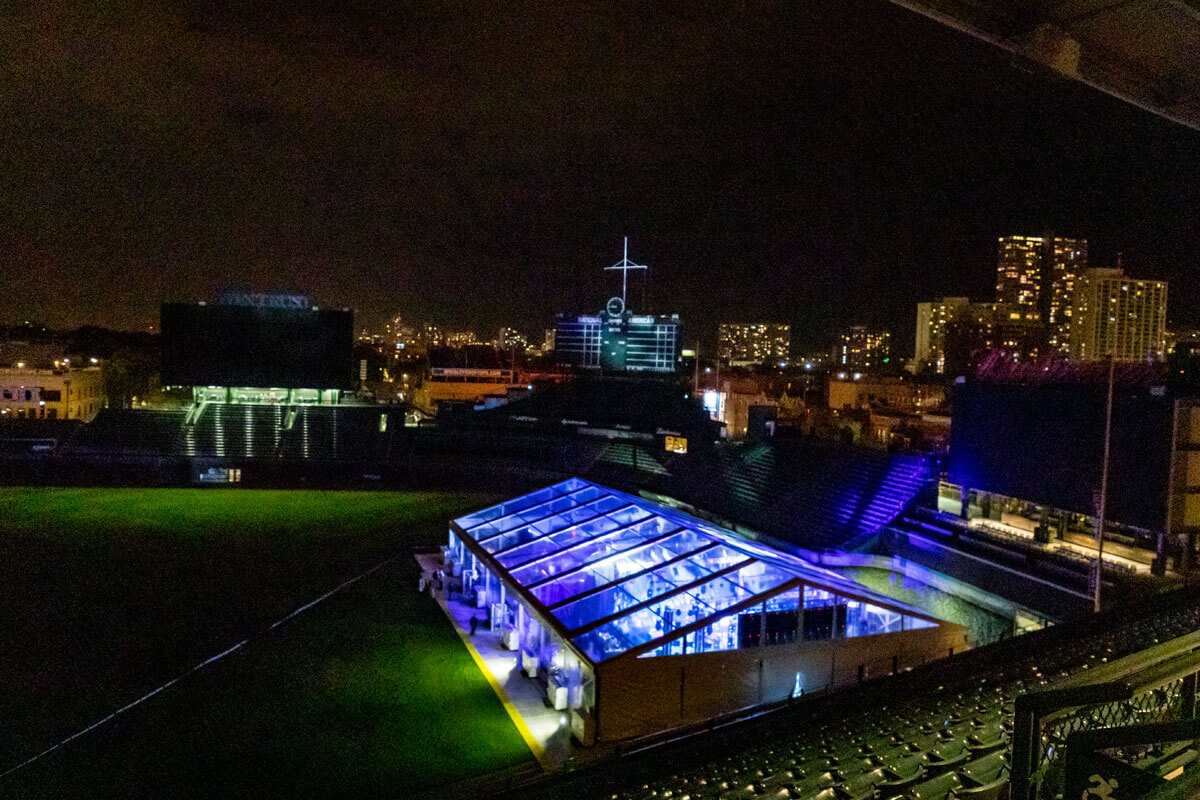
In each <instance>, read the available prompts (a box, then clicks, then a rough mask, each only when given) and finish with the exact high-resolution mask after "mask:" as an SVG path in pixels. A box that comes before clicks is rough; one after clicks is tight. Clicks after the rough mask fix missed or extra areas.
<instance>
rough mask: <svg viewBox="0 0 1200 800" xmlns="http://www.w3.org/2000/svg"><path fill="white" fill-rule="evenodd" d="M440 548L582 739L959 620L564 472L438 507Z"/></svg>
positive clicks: (853, 660)
mask: <svg viewBox="0 0 1200 800" xmlns="http://www.w3.org/2000/svg"><path fill="white" fill-rule="evenodd" d="M446 557H447V560H448V563H449V564H450V565H451V571H452V573H453V574H454V575H461V576H462V579H463V591H464V593H465V594H466V595H467V596H468V597H474V599H475V603H476V605H477V606H479V607H488V608H490V609H491V616H492V622H493V626H494V627H498V628H500V629H501V630H502V631H503V636H504V640H505V643H506V644H507V645H508V646H509V647H510V649H513V650H517V651H518V652H519V661H518V664H519V666H520V667H521V668H522V669H524V670H525V672H526V673H527V674H529V675H530V676H538V677H539V678H540V679H542V680H544V681H545V683H546V686H547V691H548V694H549V698H550V700H551V702H552V703H553V704H554V705H555V706H556V707H557V708H560V709H562V710H564V711H567V710H569V712H570V717H571V724H572V728H573V733H574V734H575V736H576V738H578V739H579V740H580V741H583V742H584V743H591V742H593V741H597V740H610V741H611V740H617V739H624V738H628V737H631V736H638V735H644V734H648V733H654V732H657V731H661V730H666V729H670V728H675V727H679V726H682V725H687V724H691V723H695V722H699V721H702V720H705V719H709V718H711V717H713V716H716V715H719V714H724V713H728V712H732V711H736V710H739V709H743V708H747V707H752V706H757V705H762V704H765V703H771V702H775V701H779V700H784V699H787V698H788V697H791V696H793V695H795V694H798V693H800V692H802V691H817V690H823V689H828V688H832V687H836V686H839V685H845V684H849V683H853V682H856V681H859V680H862V679H864V678H867V677H871V676H878V675H884V674H888V673H890V672H892V671H895V670H898V669H904V668H905V667H909V666H912V665H914V664H919V663H924V662H925V661H928V660H931V659H934V658H939V657H941V656H945V655H947V654H948V653H949V652H951V650H952V649H955V648H957V649H961V648H963V647H964V645H965V639H964V633H965V629H964V628H963V627H962V626H959V625H956V624H954V623H949V622H945V621H942V620H939V619H936V618H934V617H931V616H930V615H928V614H927V613H925V612H923V611H920V610H918V609H916V608H912V607H909V606H906V605H904V604H902V603H898V602H896V601H894V600H891V599H888V598H885V597H883V596H881V595H879V594H877V593H875V592H873V591H871V590H870V589H868V588H866V587H864V586H862V585H860V584H858V583H855V582H853V581H851V580H848V579H847V578H845V577H843V576H842V575H839V574H838V573H836V572H833V571H831V570H828V569H824V568H821V567H818V566H814V565H812V564H809V563H808V562H805V561H802V560H800V559H798V558H794V557H792V556H790V555H788V554H785V553H781V552H778V551H775V550H773V549H770V548H767V547H764V546H762V545H759V544H756V543H753V542H749V541H747V540H745V539H743V538H740V537H738V536H737V535H735V534H733V533H731V532H730V531H727V530H724V529H722V528H719V527H717V526H715V525H712V524H710V523H707V522H704V521H702V520H699V519H696V518H694V517H691V516H688V515H686V514H683V513H680V512H678V511H676V510H673V509H670V508H667V507H664V506H662V505H659V504H657V503H653V502H651V501H648V500H645V499H643V498H640V497H635V496H633V495H629V494H625V493H623V492H619V491H616V490H613V489H609V488H607V487H604V486H600V485H598V484H595V483H592V482H589V481H585V480H582V479H578V478H573V479H571V480H567V481H563V482H562V483H558V484H555V485H554V486H550V487H547V488H544V489H540V490H538V491H535V492H531V493H529V494H526V495H522V496H521V497H517V498H514V499H512V500H509V501H507V502H504V503H500V504H499V505H496V506H492V507H491V508H487V509H484V510H483V511H479V512H477V513H475V514H470V515H468V516H465V517H460V518H458V519H456V520H453V521H452V522H451V525H450V542H449V546H448V548H447V552H446Z"/></svg>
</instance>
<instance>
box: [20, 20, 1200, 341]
mask: <svg viewBox="0 0 1200 800" xmlns="http://www.w3.org/2000/svg"><path fill="white" fill-rule="evenodd" d="M550 5H551V4H532V3H531V4H512V5H511V6H502V5H500V4H495V3H490V2H484V1H483V0H474V1H473V2H464V3H461V4H454V5H451V4H435V3H408V4H402V3H389V2H384V1H383V0H369V1H366V2H349V3H336V2H318V1H317V0H307V2H293V3H281V2H280V3H273V2H271V1H270V0H226V2H223V3H222V2H216V3H214V2H190V0H175V2H171V1H170V0H164V1H163V2H146V3H144V4H141V3H136V2H124V1H123V0H110V1H109V2H106V3H92V2H88V3H82V2H79V3H70V2H22V0H0V57H2V58H3V62H2V63H3V65H4V67H3V70H0V259H2V261H0V264H2V265H3V266H2V268H0V323H4V322H15V321H20V320H23V319H26V318H28V319H33V320H38V321H41V322H43V323H45V324H48V325H52V326H74V325H79V324H85V323H91V324H101V325H107V326H114V327H129V328H145V327H146V326H147V325H150V324H155V323H157V317H158V305H159V303H160V302H162V301H164V300H176V299H182V300H187V299H205V298H209V297H211V296H212V295H213V294H215V293H217V292H219V291H220V290H221V289H223V288H226V287H245V288H250V289H255V290H273V289H286V290H298V291H307V292H309V293H310V294H312V295H313V296H314V297H315V298H316V299H317V300H318V301H319V302H321V303H323V304H326V305H338V306H342V305H347V306H351V307H353V308H355V309H356V311H357V313H358V322H359V323H360V324H368V325H370V324H374V323H378V322H380V321H382V320H383V319H384V318H385V316H387V315H390V314H394V313H396V312H400V313H403V314H405V315H406V316H409V317H415V318H427V319H430V320H432V321H434V322H438V323H441V324H443V325H445V326H448V327H452V328H457V327H465V326H473V327H474V328H475V329H476V330H477V331H478V332H479V333H481V334H488V335H491V334H492V333H493V331H494V329H495V327H497V326H499V325H501V324H511V325H514V326H516V327H517V328H519V329H522V330H525V331H527V332H531V333H535V332H540V330H541V329H542V328H545V327H548V325H549V324H550V320H551V315H552V314H553V312H554V311H556V310H577V311H597V310H599V309H600V307H601V306H602V304H603V302H604V300H605V299H606V298H607V297H609V296H611V295H612V294H614V293H618V292H619V286H620V282H619V278H618V277H617V276H616V275H615V274H614V273H604V272H603V271H602V267H604V266H607V265H609V264H611V263H613V262H614V261H616V260H617V259H618V258H619V257H620V246H621V236H622V235H624V234H628V235H629V236H630V238H631V256H632V257H634V258H635V259H636V260H638V261H640V262H642V263H647V264H649V265H650V267H651V270H650V272H649V277H648V279H645V280H643V279H642V278H640V277H634V278H631V284H630V299H631V306H633V307H634V308H635V310H643V309H645V310H649V311H653V312H657V313H669V312H678V313H680V314H681V315H683V317H684V322H685V325H687V326H688V329H689V338H691V337H695V336H700V337H704V336H708V335H711V333H712V332H713V330H714V329H715V326H716V323H717V322H719V321H722V320H726V321H732V320H737V319H749V318H756V319H758V318H761V319H768V318H769V319H777V320H782V321H789V322H791V323H792V324H793V325H794V326H795V331H796V339H797V342H798V344H799V345H800V346H801V347H805V348H808V347H815V346H821V345H824V343H825V342H826V340H827V338H828V336H829V334H830V333H831V332H832V330H833V329H834V328H835V327H837V326H838V325H840V324H845V323H850V322H854V321H861V322H867V323H873V324H882V325H887V326H890V327H891V328H893V330H894V331H895V334H896V338H897V343H898V345H899V347H900V349H901V351H902V352H906V351H908V350H909V349H910V348H911V340H912V335H913V334H912V327H913V324H914V308H913V304H914V303H916V302H918V301H920V300H923V299H930V298H931V297H933V296H937V295H942V294H969V295H971V296H973V297H975V298H977V299H987V298H989V297H990V296H991V293H992V286H993V282H994V269H995V266H994V257H995V256H994V247H995V237H996V236H997V235H1000V234H1005V233H1028V234H1037V233H1040V232H1041V231H1042V230H1044V229H1047V228H1052V229H1054V230H1056V231H1059V232H1060V233H1062V234H1064V235H1082V236H1086V237H1087V238H1089V239H1090V240H1091V242H1092V259H1091V262H1092V264H1093V265H1098V266H1106V265H1111V264H1112V263H1113V261H1114V260H1115V255H1116V253H1117V252H1122V253H1123V259H1124V264H1125V266H1126V269H1127V270H1128V271H1129V272H1131V273H1132V274H1134V275H1135V276H1138V277H1149V278H1163V279H1167V280H1169V281H1170V282H1171V287H1170V296H1171V307H1170V314H1169V317H1170V321H1171V323H1172V324H1174V325H1191V326H1200V307H1198V306H1197V304H1196V303H1195V302H1194V298H1196V297H1200V274H1198V271H1197V269H1196V267H1197V265H1200V188H1198V187H1200V133H1197V132H1195V131H1191V130H1188V129H1184V128H1179V127H1176V126H1173V125H1171V124H1170V123H1167V122H1165V121H1162V120H1159V119H1157V118H1154V117H1152V116H1150V115H1148V114H1146V113H1145V112H1141V111H1138V110H1136V109H1133V108H1131V107H1127V106H1125V105H1123V104H1121V103H1120V102H1119V101H1116V100H1113V99H1111V98H1109V97H1107V96H1105V95H1102V94H1099V93H1097V92H1095V91H1093V90H1090V89H1087V88H1086V87H1082V86H1079V85H1076V84H1073V83H1070V82H1066V81H1064V80H1062V79H1058V78H1054V77H1051V76H1048V75H1046V74H1043V73H1041V72H1036V71H1033V70H1031V69H1030V68H1029V67H1027V66H1024V65H1022V64H1018V63H1015V62H1014V61H1013V59H1012V57H1011V56H1010V55H1008V54H1006V53H1003V52H1000V51H997V50H994V49H992V48H990V47H988V46H986V45H984V44H982V43H978V42H975V41H974V40H971V39H968V38H966V37H964V36H963V35H961V34H958V33H956V32H953V31H950V30H947V29H944V28H942V27H940V26H939V25H937V24H936V23H934V22H931V21H929V20H926V19H924V18H922V17H919V16H916V15H914V14H912V13H910V12H907V11H905V10H903V9H900V8H897V7H895V6H893V5H891V4H889V3H887V2H885V0H836V1H835V0H828V2H794V1H793V2H786V3H761V4H757V3H745V4H733V3H728V4H712V5H704V4H698V3H693V2H688V3H677V4H645V3H630V4H628V5H627V6H624V7H618V6H600V5H589V6H586V10H583V9H584V8H585V7H584V6H574V5H571V7H570V9H569V10H568V9H567V8H563V9H558V8H551V7H550ZM567 5H569V4H567ZM272 6H275V7H276V8H277V10H274V11H264V10H263V9H264V8H270V7H272ZM72 7H73V9H74V10H72ZM285 8H286V9H290V10H284V9H285ZM214 9H216V10H214ZM643 294H644V295H645V297H646V302H645V303H643V301H642V297H643ZM534 339H535V341H537V340H539V339H540V335H535V336H534Z"/></svg>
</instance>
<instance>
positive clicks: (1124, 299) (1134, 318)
mask: <svg viewBox="0 0 1200 800" xmlns="http://www.w3.org/2000/svg"><path fill="white" fill-rule="evenodd" d="M1072 320H1073V323H1074V331H1073V333H1074V335H1073V336H1072V337H1071V355H1072V357H1074V358H1076V359H1078V360H1080V361H1094V360H1098V359H1103V358H1107V357H1108V356H1109V355H1111V356H1113V358H1115V359H1116V360H1117V361H1147V360H1151V361H1161V360H1163V357H1164V355H1165V353H1166V348H1167V333H1166V321H1167V284H1166V282H1165V281H1149V280H1136V279H1134V278H1130V277H1128V276H1126V275H1125V272H1124V270H1122V269H1120V268H1117V269H1089V270H1087V271H1086V272H1085V273H1084V274H1083V276H1082V278H1081V279H1080V280H1079V281H1078V285H1077V286H1076V288H1075V293H1074V303H1073V308H1072Z"/></svg>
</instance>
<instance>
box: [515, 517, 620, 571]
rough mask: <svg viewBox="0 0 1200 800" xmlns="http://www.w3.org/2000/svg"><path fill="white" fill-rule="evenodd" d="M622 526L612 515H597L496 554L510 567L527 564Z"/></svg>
mask: <svg viewBox="0 0 1200 800" xmlns="http://www.w3.org/2000/svg"><path fill="white" fill-rule="evenodd" d="M619 527H621V526H620V525H619V524H618V523H617V522H615V521H613V519H612V518H610V517H597V518H595V519H590V520H588V521H587V522H584V523H581V524H579V525H571V526H569V527H567V528H564V529H563V530H561V531H558V532H557V533H552V534H550V535H549V536H542V537H539V538H537V539H534V540H533V541H531V542H527V543H526V544H523V545H520V546H519V547H514V548H512V549H511V550H507V551H505V552H503V553H501V554H500V555H498V556H496V560H497V561H499V562H500V563H501V564H503V565H504V566H505V567H508V568H509V569H513V568H515V567H518V566H520V565H521V564H527V563H528V562H530V561H533V560H535V559H538V558H541V557H542V556H544V555H548V554H550V553H557V552H559V551H561V550H563V549H565V548H568V547H572V546H574V545H577V544H579V543H580V542H585V541H587V540H589V539H592V538H594V537H596V536H599V535H601V534H604V533H608V532H609V531H615V530H616V529H617V528H619Z"/></svg>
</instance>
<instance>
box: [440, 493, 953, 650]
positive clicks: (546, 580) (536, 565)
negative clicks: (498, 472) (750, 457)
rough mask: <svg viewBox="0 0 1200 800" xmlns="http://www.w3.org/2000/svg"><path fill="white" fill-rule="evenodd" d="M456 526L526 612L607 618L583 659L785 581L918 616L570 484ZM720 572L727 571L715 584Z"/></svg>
mask: <svg viewBox="0 0 1200 800" xmlns="http://www.w3.org/2000/svg"><path fill="white" fill-rule="evenodd" d="M455 523H456V525H457V526H458V527H459V528H461V529H463V530H465V531H466V532H467V535H468V536H470V537H472V538H474V539H476V540H477V542H478V544H472V545H471V546H472V547H475V548H477V552H478V548H482V551H483V552H485V553H488V554H490V555H489V556H488V559H487V560H492V559H494V561H493V562H492V564H493V566H492V567H491V568H493V569H497V570H499V571H500V577H501V578H502V579H503V580H506V581H515V582H516V583H517V584H519V585H522V586H525V587H530V591H531V592H532V598H531V599H532V600H533V601H534V602H535V608H534V609H533V610H534V611H535V612H536V613H538V614H544V615H547V616H548V617H554V618H557V620H558V623H560V624H561V625H562V627H563V628H565V629H566V630H568V631H574V630H579V629H580V628H584V627H587V626H589V625H594V624H596V623H597V622H599V621H601V620H605V619H606V618H611V619H609V621H607V622H605V623H604V624H602V625H599V626H598V627H597V628H595V629H594V630H591V631H588V632H586V633H581V634H579V635H578V636H576V637H574V639H573V641H574V642H575V645H576V646H577V647H578V648H579V649H580V650H581V652H583V653H584V654H585V655H586V656H587V657H588V658H589V659H592V660H593V662H599V661H603V660H605V659H607V658H611V657H613V656H615V655H618V654H620V653H623V652H625V651H626V650H628V649H630V648H632V647H639V646H642V645H646V644H649V645H650V646H651V647H653V644H652V643H653V642H654V641H656V640H658V639H661V638H663V637H665V636H668V635H670V633H671V632H672V631H675V630H677V629H679V628H681V627H683V626H687V625H691V624H693V623H697V622H701V621H704V620H708V619H709V618H712V619H717V618H719V617H721V615H722V614H727V613H728V609H729V608H731V607H733V606H735V605H738V604H742V603H751V602H760V601H762V600H763V599H765V597H764V596H765V595H767V594H769V593H771V592H772V591H776V590H778V589H779V587H780V586H782V585H784V584H785V583H787V582H788V581H792V580H803V581H804V583H805V584H807V585H810V586H812V587H817V588H820V589H823V590H826V591H831V592H837V593H842V592H846V593H849V594H851V595H854V596H856V597H859V598H862V600H863V602H868V601H869V602H870V603H872V604H877V605H879V607H880V608H888V609H895V610H897V611H896V613H905V614H916V613H918V612H916V610H915V609H913V608H911V607H910V606H907V605H905V604H903V603H900V602H897V601H895V600H890V599H888V598H885V597H882V596H881V595H879V594H878V593H876V592H873V591H872V590H870V589H868V588H867V587H865V586H862V585H861V584H858V583H856V582H854V581H853V580H851V579H849V578H847V577H846V576H844V575H842V574H839V573H837V572H834V571H832V570H829V569H827V568H824V567H820V566H816V565H813V564H809V563H807V562H805V561H802V560H800V559H798V558H795V557H793V556H791V555H789V554H787V553H782V552H779V551H776V550H773V549H771V548H769V547H766V546H765V545H761V544H758V543H756V542H751V541H747V540H744V539H741V538H739V537H738V536H737V535H736V534H734V533H732V532H730V531H726V530H724V529H723V528H719V527H717V526H715V525H713V524H711V523H707V522H704V521H702V520H699V519H696V518H694V517H690V516H687V515H686V514H683V513H681V512H678V511H676V510H674V509H671V508H668V507H666V506H662V505H659V504H656V503H654V502H652V501H650V500H646V499H643V498H641V497H636V496H633V495H630V494H626V493H624V492H619V491H616V490H613V489H607V488H605V487H603V486H599V485H597V484H593V483H590V482H588V481H584V480H581V479H577V478H576V479H572V480H569V481H563V482H561V483H558V484H555V485H554V486H551V487H548V488H546V489H541V490H538V491H536V492H531V493H529V494H527V495H524V496H522V497H518V498H514V499H513V500H509V501H507V502H504V503H501V504H499V505H496V506H492V507H491V508H488V509H484V510H483V511H480V512H478V513H475V514H471V515H468V516H465V517H460V518H459V519H457V520H455ZM452 533H453V531H452ZM666 562H670V563H666ZM723 570H730V571H729V572H726V573H725V574H723V575H721V576H719V577H714V575H715V574H716V573H717V572H720V571H723ZM806 591H811V590H806ZM538 604H540V609H539V608H537V607H536V606H537V605H538ZM706 624H707V623H706ZM931 624H932V623H931Z"/></svg>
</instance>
